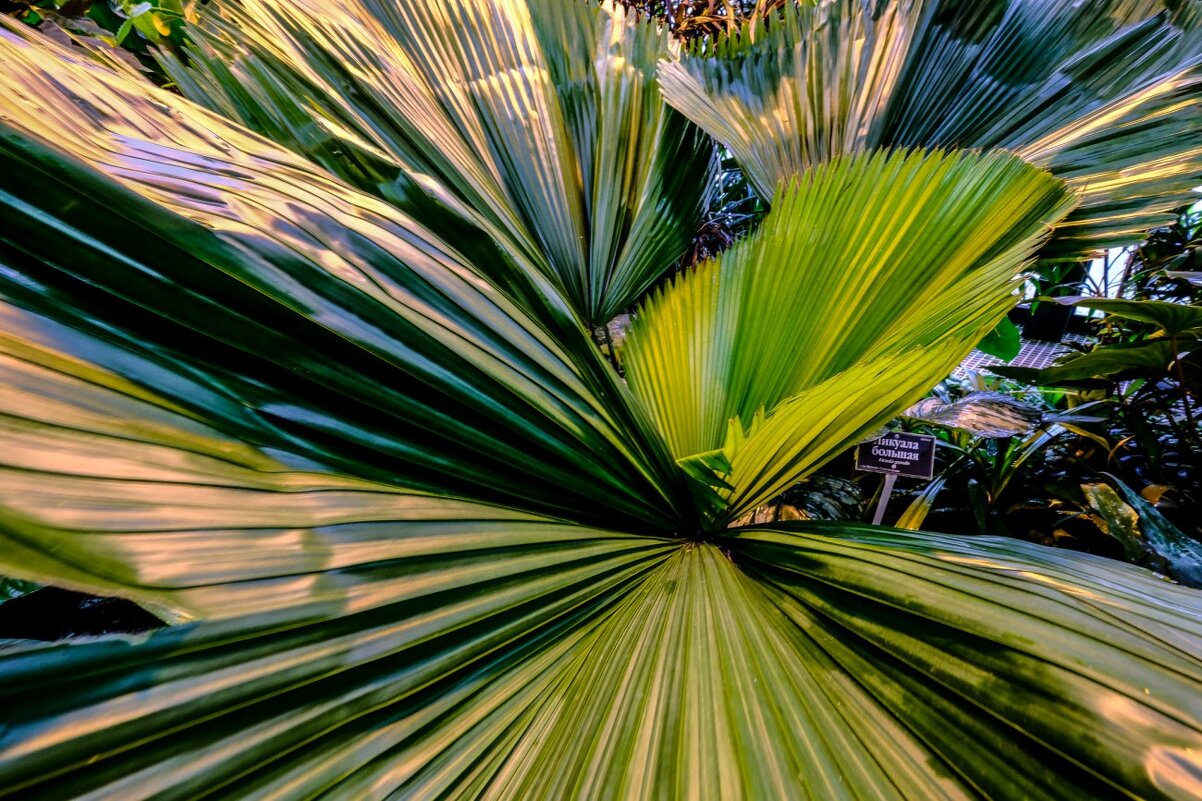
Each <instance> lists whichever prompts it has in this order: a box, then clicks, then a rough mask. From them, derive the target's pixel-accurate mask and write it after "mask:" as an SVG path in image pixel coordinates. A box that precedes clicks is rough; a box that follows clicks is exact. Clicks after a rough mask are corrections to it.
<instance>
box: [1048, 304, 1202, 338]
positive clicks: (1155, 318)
mask: <svg viewBox="0 0 1202 801" xmlns="http://www.w3.org/2000/svg"><path fill="white" fill-rule="evenodd" d="M1052 300H1055V301H1056V302H1057V303H1061V304H1064V305H1065V306H1084V307H1085V308H1087V309H1098V310H1099V311H1104V312H1106V313H1107V314H1110V315H1113V316H1115V317H1121V318H1123V319H1124V320H1138V321H1139V322H1143V323H1152V324H1153V325H1158V326H1160V328H1161V329H1162V330H1163V331H1164V332H1165V333H1166V334H1168V335H1170V336H1176V335H1178V334H1184V333H1185V332H1187V331H1190V330H1192V329H1195V328H1197V329H1202V306H1190V305H1189V304H1186V303H1170V302H1168V301H1164V300H1127V299H1125V298H1088V297H1082V296H1079V295H1075V296H1071V297H1061V298H1052Z"/></svg>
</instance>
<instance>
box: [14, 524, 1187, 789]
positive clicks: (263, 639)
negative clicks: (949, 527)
mask: <svg viewBox="0 0 1202 801" xmlns="http://www.w3.org/2000/svg"><path fill="white" fill-rule="evenodd" d="M645 542H646V543H647V545H646V547H645V548H644V549H643V550H642V551H641V552H640V551H637V550H631V548H630V545H629V540H627V541H622V540H615V541H614V543H613V545H612V546H610V547H611V548H612V551H611V552H610V553H608V554H607V553H606V551H605V549H604V548H601V547H599V544H598V546H594V547H593V549H592V553H591V554H590V556H588V557H586V558H578V560H577V561H578V565H579V566H578V567H576V568H575V569H572V570H569V569H565V568H563V567H559V568H553V567H551V565H552V563H544V564H543V567H544V568H551V569H549V570H548V569H542V570H540V569H539V561H538V560H533V561H531V562H529V563H527V564H526V565H525V567H526V571H525V572H522V571H521V570H517V571H516V572H513V573H507V571H508V570H509V569H510V567H511V560H510V558H508V557H497V556H495V555H492V556H490V558H491V559H493V560H494V561H495V562H496V565H497V569H498V571H499V574H500V575H503V576H506V578H504V579H497V580H490V579H489V578H487V577H486V575H485V574H484V573H482V572H473V571H472V570H471V566H472V565H473V563H474V562H475V559H476V557H474V556H472V555H465V556H462V557H458V559H459V560H460V562H459V564H460V566H461V567H463V572H462V573H458V574H455V575H452V574H451V573H447V574H445V575H444V576H441V577H440V576H439V573H438V571H437V570H433V571H430V572H427V571H426V570H425V568H420V573H421V575H423V576H428V577H429V578H430V579H431V580H430V581H428V582H424V583H422V584H421V585H420V588H415V587H414V586H412V585H393V586H396V587H404V589H399V588H398V589H394V590H393V591H391V592H388V591H380V592H378V593H377V594H376V596H375V600H376V601H377V602H378V605H375V606H369V607H365V608H359V609H355V610H351V611H348V612H347V613H346V614H343V615H340V616H338V617H333V618H327V619H316V620H314V619H302V620H299V621H297V620H291V621H288V622H286V623H281V622H280V621H279V619H278V618H272V617H270V616H267V615H258V616H251V617H247V618H239V619H236V620H231V621H222V622H211V623H201V624H193V625H189V626H180V627H175V628H172V629H168V630H165V631H162V632H158V633H155V634H152V635H150V636H148V637H145V638H140V639H138V640H135V641H119V640H118V641H108V642H99V643H94V644H84V645H59V646H51V647H34V648H29V649H26V650H20V651H16V652H12V653H9V654H8V655H6V656H4V657H0V676H2V677H3V679H4V680H3V681H0V697H2V698H3V700H4V704H5V709H6V720H7V722H8V727H7V729H6V731H5V733H4V735H3V738H2V739H0V775H2V776H3V778H4V780H5V781H4V783H3V784H2V785H0V786H2V787H4V788H5V789H6V790H8V791H21V792H25V793H26V794H37V795H38V797H45V798H66V797H76V796H79V795H83V794H84V793H86V792H90V793H93V794H97V795H101V794H106V793H107V794H108V795H109V796H110V797H111V796H114V795H117V796H120V797H122V798H130V799H136V798H144V797H148V796H150V795H151V794H154V793H159V792H164V791H167V792H169V793H170V794H172V795H177V796H179V795H190V796H192V797H226V798H228V797H250V796H268V795H273V794H274V795H285V796H289V797H305V796H311V795H316V794H319V793H334V794H338V795H343V796H348V797H383V796H386V795H389V794H394V795H403V796H405V797H411V798H433V797H440V798H532V797H534V798H553V797H565V796H568V797H612V796H619V797H660V796H662V797H698V798H708V797H712V798H724V799H742V798H749V799H754V798H765V797H790V798H811V799H829V798H847V799H882V798H911V799H912V798H975V797H979V796H981V795H985V796H987V797H996V798H1010V797H1013V798H1022V797H1035V798H1048V799H1056V798H1065V799H1075V798H1080V797H1082V796H1087V797H1090V798H1098V799H1102V798H1127V797H1131V796H1135V797H1142V798H1177V799H1186V798H1190V797H1192V796H1193V794H1195V793H1196V791H1197V789H1198V778H1197V776H1198V774H1197V769H1198V761H1197V760H1198V757H1197V754H1198V752H1199V748H1200V747H1202V707H1200V706H1199V701H1198V699H1199V698H1202V693H1200V692H1199V690H1200V689H1202V661H1200V660H1199V658H1198V656H1197V654H1198V649H1199V645H1200V644H1202V629H1200V628H1199V626H1198V625H1197V620H1198V619H1199V618H1198V616H1199V613H1200V612H1202V607H1200V605H1199V600H1198V596H1197V594H1195V593H1192V592H1190V591H1188V590H1184V589H1181V588H1176V587H1172V586H1171V585H1167V584H1165V583H1164V582H1163V581H1161V580H1159V579H1156V578H1154V577H1153V576H1152V575H1151V574H1149V573H1147V572H1145V571H1142V570H1139V569H1137V568H1133V567H1131V566H1129V565H1123V564H1118V563H1114V562H1108V561H1105V560H1102V559H1099V558H1096V557H1090V556H1085V555H1081V554H1073V553H1065V552H1057V551H1053V550H1050V549H1046V548H1042V547H1039V546H1034V545H1029V544H1024V543H1016V542H1013V541H1008V540H1004V539H997V538H971V539H961V538H956V537H947V536H939V535H927V534H916V533H912V532H895V531H888V530H881V529H867V528H858V527H849V526H847V525H844V524H816V523H805V524H797V525H796V526H795V527H793V528H789V529H757V530H751V531H747V532H744V533H741V534H739V535H738V536H737V537H731V538H726V539H725V540H724V548H723V549H722V550H720V549H719V548H717V547H715V546H713V545H700V546H697V545H679V546H676V547H675V549H674V550H669V549H667V548H665V547H664V546H662V545H660V546H658V550H657V546H656V545H655V544H654V541H653V540H645ZM619 543H621V544H619ZM529 547H530V546H527V547H526V550H528V549H529ZM521 550H523V549H516V548H515V549H514V550H513V551H512V553H513V554H514V557H515V558H516V556H517V554H518V553H520V552H521ZM560 555H561V557H564V558H571V557H573V556H576V557H581V556H582V555H581V554H573V553H572V551H571V549H561V550H560ZM451 558H452V559H455V557H451ZM410 564H411V562H410V560H408V559H402V560H398V561H395V562H392V563H388V564H387V565H381V566H380V567H378V568H377V570H376V571H375V573H376V575H375V576H374V577H373V578H376V579H377V580H378V581H379V583H380V584H381V585H384V586H387V585H386V584H385V582H384V581H383V580H382V579H383V577H384V576H389V575H407V574H409V569H410ZM513 565H514V567H516V563H513ZM413 567H418V564H414V565H413ZM365 580H366V579H365ZM649 623H652V625H648V624H649Z"/></svg>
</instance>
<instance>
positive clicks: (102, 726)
mask: <svg viewBox="0 0 1202 801" xmlns="http://www.w3.org/2000/svg"><path fill="white" fill-rule="evenodd" d="M673 547H677V546H671V545H668V544H665V543H663V542H656V541H655V540H651V539H647V538H630V537H627V538H624V539H623V538H618V539H617V540H613V541H610V542H609V543H608V544H607V541H606V539H605V537H604V536H602V537H600V538H598V540H597V541H595V542H588V541H587V538H586V539H585V540H579V541H578V542H576V543H572V542H561V543H558V544H544V545H535V544H531V543H529V542H528V543H527V544H526V545H524V546H523V545H520V544H519V543H518V542H517V541H515V542H513V543H511V544H510V545H509V546H508V547H505V548H498V549H493V550H485V551H479V552H471V551H469V552H466V553H463V554H456V553H454V552H453V551H451V552H448V551H447V549H446V548H445V547H443V548H438V549H433V550H432V551H431V552H428V553H425V554H423V553H421V552H420V550H414V551H413V552H412V553H411V554H409V555H407V556H402V557H398V558H395V559H392V560H388V561H383V562H380V563H375V564H373V563H371V562H366V563H364V564H361V565H359V566H358V567H359V572H358V573H356V572H354V571H349V573H350V575H349V576H348V583H352V584H353V586H355V587H356V588H357V589H358V590H359V591H360V595H361V597H360V598H358V599H356V601H357V602H356V603H347V604H346V606H345V609H344V610H343V612H342V613H341V614H339V615H336V616H326V615H302V616H300V617H297V615H296V614H295V613H294V612H289V613H281V614H266V613H264V614H258V615H252V616H249V617H239V618H235V619H232V620H228V621H214V622H206V623H202V624H192V625H184V626H177V627H172V628H169V629H166V630H163V631H160V632H157V633H155V634H152V635H150V636H149V637H144V638H133V639H129V638H112V639H110V640H108V641H102V642H98V643H95V644H91V645H61V646H56V647H45V648H31V649H28V650H18V651H15V652H11V651H10V652H6V653H5V654H3V655H0V676H2V677H3V681H0V698H2V702H3V705H4V710H5V715H4V718H5V726H4V729H3V731H2V732H0V788H3V789H2V790H0V793H7V792H20V793H23V794H26V795H35V796H38V797H41V798H45V799H55V798H63V799H65V798H81V797H87V796H88V795H92V797H108V798H122V799H129V800H130V801H133V799H145V798H150V797H156V796H157V797H163V795H166V796H173V797H187V796H190V797H193V798H198V797H204V796H208V797H219V798H234V797H242V798H245V797H265V796H272V795H274V796H276V797H305V796H310V795H312V794H315V793H320V792H332V793H335V794H341V795H343V796H345V797H354V798H365V797H377V796H384V795H387V794H388V793H389V792H392V791H394V790H399V789H400V788H401V787H403V786H406V785H418V786H424V787H426V788H438V787H440V785H446V784H451V785H454V784H455V783H456V782H461V781H465V780H466V779H468V778H470V775H471V771H472V770H473V769H475V770H479V769H480V768H479V767H478V766H477V765H476V764H475V760H476V758H477V757H478V755H479V754H480V753H481V752H485V753H486V752H487V751H488V750H489V748H496V747H502V748H504V747H505V745H506V744H507V743H508V742H510V741H511V740H512V737H513V733H514V731H513V730H514V729H515V727H516V728H517V730H518V731H520V727H521V726H522V724H523V723H524V721H525V720H526V719H528V718H529V716H530V713H531V706H532V704H535V703H537V702H538V701H539V700H540V699H541V697H542V696H543V695H545V693H546V692H547V690H548V686H549V685H553V683H554V682H557V681H558V680H559V675H560V674H561V673H562V671H563V670H564V668H565V667H566V666H567V665H566V663H567V662H568V661H569V659H570V658H571V657H572V656H574V655H576V654H578V653H579V652H580V651H581V650H582V648H581V641H582V639H583V638H584V637H585V635H587V633H588V631H589V629H590V627H591V626H592V625H594V621H595V620H596V619H597V618H599V617H603V616H604V614H605V613H606V611H607V610H608V609H609V608H610V607H612V606H613V605H614V603H615V602H616V601H617V600H619V599H620V598H621V597H622V596H623V595H624V594H625V592H626V589H627V587H629V585H630V584H631V582H632V581H633V580H635V579H637V578H638V577H639V576H640V575H641V574H644V573H646V572H647V571H648V570H649V569H651V568H653V567H654V566H655V565H656V564H657V563H659V562H662V561H663V559H664V557H665V555H667V554H668V553H670V551H671V549H672V548H673ZM315 577H316V578H320V579H326V578H330V579H333V578H336V573H329V574H316V576H315ZM348 595H353V594H352V593H348ZM301 611H303V608H302V610H301ZM67 685H70V686H73V687H75V688H76V689H77V690H78V692H75V693H64V692H62V690H63V689H65V687H66V686H67ZM483 767H484V769H485V770H487V769H488V765H487V764H485V765H484V766H483ZM465 774H466V776H465ZM438 793H439V790H437V789H427V790H426V795H427V797H430V796H435V795H438ZM410 797H422V795H421V793H420V792H414V793H413V794H412V795H411V796H410ZM443 797H445V796H443Z"/></svg>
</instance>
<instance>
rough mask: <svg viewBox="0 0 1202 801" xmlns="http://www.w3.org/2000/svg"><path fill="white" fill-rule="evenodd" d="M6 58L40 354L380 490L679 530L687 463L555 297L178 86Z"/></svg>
mask: <svg viewBox="0 0 1202 801" xmlns="http://www.w3.org/2000/svg"><path fill="white" fill-rule="evenodd" d="M0 48H2V51H0V58H3V60H4V62H5V64H6V65H7V66H6V69H5V70H4V71H3V74H2V75H0V83H3V85H4V88H3V91H4V92H5V94H6V96H7V97H9V98H10V100H11V103H10V104H9V105H8V106H7V107H6V108H7V111H6V117H7V118H6V119H5V120H0V123H2V124H3V127H2V130H0V159H2V160H3V164H4V165H5V166H4V167H3V169H0V175H2V176H3V177H2V178H0V193H2V194H0V204H3V207H4V209H5V214H6V215H7V225H6V228H5V231H4V234H3V237H4V239H5V243H6V247H5V251H4V257H3V258H4V266H5V269H4V270H3V272H0V293H2V294H3V298H4V299H5V301H6V302H7V303H8V304H9V306H8V308H12V309H14V311H12V312H6V317H5V318H4V319H5V324H4V328H3V329H0V330H2V331H3V333H4V334H5V335H6V336H7V338H8V339H10V340H11V341H13V342H15V343H16V346H17V347H20V348H27V347H28V346H29V343H30V342H34V343H37V348H38V349H39V350H40V351H42V353H41V354H40V355H36V356H31V357H29V358H32V359H33V361H34V362H35V363H44V362H45V360H46V359H68V360H72V359H74V360H75V361H77V362H79V364H77V365H75V366H73V367H71V368H70V370H69V374H70V375H73V376H78V377H81V378H86V371H88V370H91V369H92V368H91V367H90V366H86V365H83V363H84V362H92V363H94V364H95V365H96V366H97V367H99V368H100V369H101V370H103V371H105V372H107V373H110V374H114V375H119V376H121V377H123V378H124V379H127V383H132V384H133V385H136V386H139V387H141V388H143V389H150V388H153V389H155V390H158V391H159V392H160V393H162V398H163V401H164V402H167V403H170V404H172V405H173V406H174V407H177V408H182V409H184V410H186V414H187V415H188V416H190V417H192V418H194V419H197V420H199V421H203V422H204V423H206V424H207V425H211V426H213V427H215V428H217V429H219V430H221V431H224V432H227V433H229V434H232V435H234V436H236V437H239V438H243V439H246V440H248V441H250V442H252V443H254V444H256V445H261V446H266V447H271V448H279V449H282V450H285V451H287V452H289V453H291V454H296V455H300V456H302V457H303V458H304V459H307V460H310V462H311V463H312V462H316V463H320V464H321V465H323V466H325V467H326V468H331V469H337V470H340V471H343V472H350V473H353V474H356V475H360V476H364V477H368V478H371V479H373V480H376V481H383V482H386V483H392V484H399V485H402V486H408V487H411V488H417V489H425V490H431V491H438V492H447V493H451V494H457V495H464V494H466V495H472V496H474V497H478V498H488V499H491V500H493V501H497V502H501V503H504V504H509V505H516V506H519V507H522V508H526V509H530V510H537V511H543V512H550V513H552V514H555V515H558V516H562V517H566V518H570V519H576V520H582V521H583V520H588V519H592V520H596V521H602V520H603V521H605V522H606V523H607V524H609V525H614V526H623V527H628V528H632V529H643V530H645V529H648V528H650V529H656V530H661V531H668V532H670V531H672V530H674V529H675V528H676V527H677V525H678V523H679V519H678V518H677V517H676V516H675V515H674V513H673V511H672V509H673V508H674V507H675V508H681V507H682V506H683V504H681V503H680V502H679V501H672V500H670V498H671V496H672V495H673V494H674V493H676V492H678V491H679V490H676V489H673V488H672V487H673V486H674V485H677V482H678V481H679V479H678V478H677V477H676V470H677V469H676V467H675V465H674V464H673V463H672V462H671V461H670V460H669V459H668V458H667V456H666V454H665V453H664V452H663V450H662V446H661V445H660V444H659V442H658V441H657V440H658V437H657V435H656V434H655V433H654V432H653V431H650V430H649V429H648V428H647V427H646V426H645V424H643V423H641V422H640V419H639V417H638V415H637V413H636V412H634V411H632V410H631V409H630V407H629V405H628V403H627V402H626V400H625V391H624V389H623V387H622V386H621V384H620V383H619V382H618V381H617V380H616V379H615V377H614V376H613V374H612V372H611V371H610V370H609V369H608V367H607V366H606V365H605V364H604V363H603V362H602V361H601V359H600V357H599V356H598V354H597V353H596V351H595V348H594V347H593V345H592V343H591V342H590V341H589V339H588V338H587V337H586V336H585V335H584V333H583V332H582V331H580V329H579V328H578V326H577V324H575V323H574V322H573V321H572V318H571V317H566V316H564V313H563V312H562V311H561V310H559V309H557V308H556V306H555V301H554V298H553V297H548V299H547V302H546V303H545V304H544V305H542V306H534V305H528V306H527V308H530V309H531V310H532V312H533V316H532V315H531V314H530V313H527V312H526V311H524V310H523V309H522V308H519V307H518V306H516V305H515V304H514V303H513V301H512V300H510V298H509V297H508V296H507V295H506V294H505V293H503V292H501V291H499V290H498V289H496V288H495V287H494V286H493V285H492V284H490V283H489V281H488V280H487V279H486V278H485V277H484V276H483V275H482V274H481V272H480V270H478V269H477V267H476V266H474V265H473V264H470V263H468V262H467V261H466V260H465V259H464V258H463V257H461V256H460V255H459V254H457V253H456V252H455V251H453V250H452V249H451V248H450V247H449V246H448V245H446V244H444V243H442V242H441V241H439V240H438V239H436V238H435V237H433V236H432V235H431V234H429V233H428V232H426V231H425V230H424V229H423V228H422V227H421V226H419V225H417V224H416V223H414V222H413V221H412V220H410V219H408V218H406V217H404V216H403V215H400V214H399V213H397V212H396V211H395V210H393V209H392V208H391V207H389V206H388V205H386V204H384V203H383V202H381V201H378V200H376V199H374V198H371V197H369V196H366V195H363V194H361V193H359V192H357V191H355V190H352V189H350V188H348V187H346V186H345V185H343V184H341V183H339V182H337V181H336V180H334V179H332V178H330V177H329V176H327V175H325V174H323V173H322V172H321V171H320V170H318V169H316V168H314V167H312V166H310V165H308V164H307V163H305V162H303V161H302V160H300V159H299V158H298V157H295V156H293V155H291V154H289V153H287V152H285V151H282V150H280V149H278V148H276V147H273V146H271V145H270V144H268V143H267V142H265V141H263V140H261V139H258V138H256V137H253V136H251V135H248V134H246V133H245V132H243V131H242V130H240V129H238V128H236V127H234V126H232V125H229V124H228V123H225V122H224V121H222V120H221V119H220V118H218V117H216V116H215V115H212V114H208V113H206V112H203V111H201V110H198V109H196V108H195V107H193V106H191V105H189V104H187V103H186V102H185V101H182V100H180V99H178V98H176V97H174V96H172V95H169V94H166V93H163V92H158V91H155V90H152V89H149V88H147V87H145V86H142V85H139V84H135V83H134V82H132V81H131V80H130V79H128V78H126V77H124V76H121V75H117V74H115V73H111V72H109V71H107V70H105V69H104V68H102V67H99V66H96V65H93V64H84V63H82V62H74V61H73V60H72V59H71V58H70V57H69V56H67V55H66V54H60V53H58V52H55V51H54V50H52V49H51V48H50V47H49V46H47V45H45V44H36V45H35V44H34V43H32V42H26V41H22V40H21V39H19V38H17V37H16V36H15V35H13V34H8V33H5V34H3V39H2V40H0ZM8 67H14V68H19V69H9V68H8ZM16 309H23V311H17V310H16ZM539 320H546V321H548V324H549V325H551V326H553V328H552V330H554V331H555V333H556V336H554V337H553V336H552V335H551V333H550V332H549V331H548V330H547V328H546V327H544V326H543V325H542V324H540V322H538V321H539ZM18 355H19V356H20V357H21V358H25V356H24V355H21V354H18ZM79 371H85V374H84V375H81V373H80V372H79ZM197 385H199V386H201V387H203V389H201V390H199V391H198V390H197V389H196V388H195V387H196V386H197ZM640 452H641V455H640ZM610 460H613V461H610ZM590 466H591V467H590ZM657 475H658V477H656V476H657ZM677 486H678V485H677ZM603 509H604V510H606V511H602V510H603ZM590 510H592V511H590ZM683 514H685V515H686V519H687V511H685V512H683Z"/></svg>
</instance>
